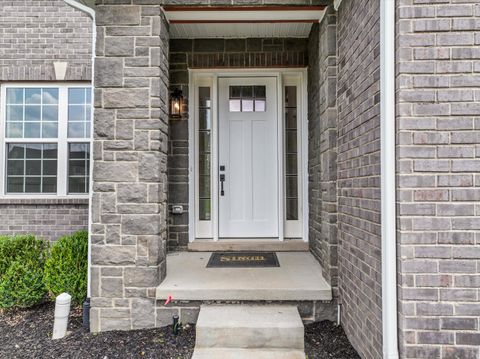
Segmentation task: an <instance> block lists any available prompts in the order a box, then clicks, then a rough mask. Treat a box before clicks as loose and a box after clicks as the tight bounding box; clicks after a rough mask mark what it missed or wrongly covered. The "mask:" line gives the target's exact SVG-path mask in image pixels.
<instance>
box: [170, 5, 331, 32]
mask: <svg viewBox="0 0 480 359" xmlns="http://www.w3.org/2000/svg"><path fill="white" fill-rule="evenodd" d="M163 10H164V11H165V15H166V17H167V20H168V21H169V23H170V36H171V38H174V39H175V38H177V39H178V38H235V37H237V38H245V37H300V38H301V37H308V35H309V33H310V29H311V26H312V24H313V23H316V22H319V21H321V19H322V18H323V16H324V15H325V6H228V7H226V6H165V7H163Z"/></svg>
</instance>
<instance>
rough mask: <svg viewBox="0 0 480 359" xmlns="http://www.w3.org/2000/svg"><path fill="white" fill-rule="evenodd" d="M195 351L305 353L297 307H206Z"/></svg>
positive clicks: (301, 324) (201, 312)
mask: <svg viewBox="0 0 480 359" xmlns="http://www.w3.org/2000/svg"><path fill="white" fill-rule="evenodd" d="M196 331H197V337H196V346H195V348H196V349H197V348H198V349H201V348H223V349H226V348H235V349H261V350H265V349H267V350H297V351H302V352H303V350H304V328H303V323H302V320H301V318H300V314H299V313H298V309H297V307H296V306H288V305H263V306H262V305H203V306H201V308H200V314H199V316H198V321H197V327H196Z"/></svg>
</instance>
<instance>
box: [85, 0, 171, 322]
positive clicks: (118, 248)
mask: <svg viewBox="0 0 480 359" xmlns="http://www.w3.org/2000/svg"><path fill="white" fill-rule="evenodd" d="M138 3H142V4H145V3H149V1H138ZM96 14H97V18H96V20H97V31H98V42H97V45H98V46H97V50H96V52H97V58H96V61H95V111H94V117H95V128H94V149H93V159H94V172H93V183H94V185H93V186H94V187H93V200H92V234H91V239H92V278H91V306H92V309H91V312H90V314H91V330H92V331H104V330H127V329H137V328H144V327H153V326H155V325H156V324H157V315H156V310H155V288H156V286H157V285H158V284H160V282H161V280H162V279H163V278H164V277H165V274H166V258H165V257H166V239H167V238H166V237H167V226H166V217H167V147H168V91H167V89H168V48H169V34H168V25H167V22H166V19H165V17H164V15H163V13H162V11H161V8H160V5H112V2H111V1H108V0H105V1H97V8H96Z"/></svg>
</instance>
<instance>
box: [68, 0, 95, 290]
mask: <svg viewBox="0 0 480 359" xmlns="http://www.w3.org/2000/svg"><path fill="white" fill-rule="evenodd" d="M63 1H64V2H65V3H66V4H68V5H70V6H72V7H73V8H75V9H77V10H80V11H83V12H84V13H86V14H87V15H88V16H90V17H91V18H92V20H93V21H92V74H91V85H92V96H91V98H92V111H90V123H91V124H92V126H91V128H92V131H90V132H91V133H90V156H92V153H93V128H94V126H93V104H94V99H95V91H94V88H95V86H94V79H95V51H96V42H97V26H96V24H95V10H93V9H92V8H90V7H88V6H86V5H83V4H81V3H79V2H78V1H76V0H63ZM92 176H93V160H92V159H91V158H90V183H89V191H88V193H89V195H88V269H87V272H88V273H87V298H90V293H91V289H90V283H91V275H92V268H91V267H92V260H91V258H92V241H91V239H90V235H91V233H92V195H93V181H92Z"/></svg>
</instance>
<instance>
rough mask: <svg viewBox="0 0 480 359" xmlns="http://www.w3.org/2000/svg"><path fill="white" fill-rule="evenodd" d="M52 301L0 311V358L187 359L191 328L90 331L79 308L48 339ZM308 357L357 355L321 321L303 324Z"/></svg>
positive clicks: (192, 342)
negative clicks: (59, 334)
mask: <svg viewBox="0 0 480 359" xmlns="http://www.w3.org/2000/svg"><path fill="white" fill-rule="evenodd" d="M53 312H54V305H53V303H47V304H44V305H41V306H38V307H35V308H32V309H28V310H19V311H13V312H12V311H10V312H6V313H3V314H0V358H2V359H3V358H8V359H14V358H21V359H24V358H35V359H37V358H42V359H49V358H69V359H70V358H82V359H86V358H99V359H113V358H122V359H124V358H125V359H126V358H160V359H183V358H190V357H191V355H192V353H193V347H194V345H195V328H194V327H193V326H187V327H185V328H183V330H182V332H181V333H180V334H179V335H178V336H175V335H173V333H172V330H171V328H159V329H146V330H135V331H129V332H120V331H119V332H106V333H100V334H96V335H95V334H91V333H89V332H87V331H86V330H85V329H84V328H83V327H82V313H81V309H80V308H77V309H74V310H73V311H72V313H71V315H70V322H69V327H68V330H69V332H70V333H69V335H68V336H67V337H65V338H63V339H59V340H55V341H53V340H51V339H50V338H51V335H52V326H53ZM305 334H306V335H305V352H306V354H307V358H308V359H314V358H322V359H326V358H328V359H329V358H334V359H356V358H359V356H358V355H357V353H356V352H355V350H354V349H353V348H352V347H351V345H350V343H349V342H348V339H347V337H346V336H345V333H344V332H343V330H342V328H341V327H337V326H335V324H333V323H332V322H328V321H324V322H320V323H314V324H309V325H306V326H305Z"/></svg>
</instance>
